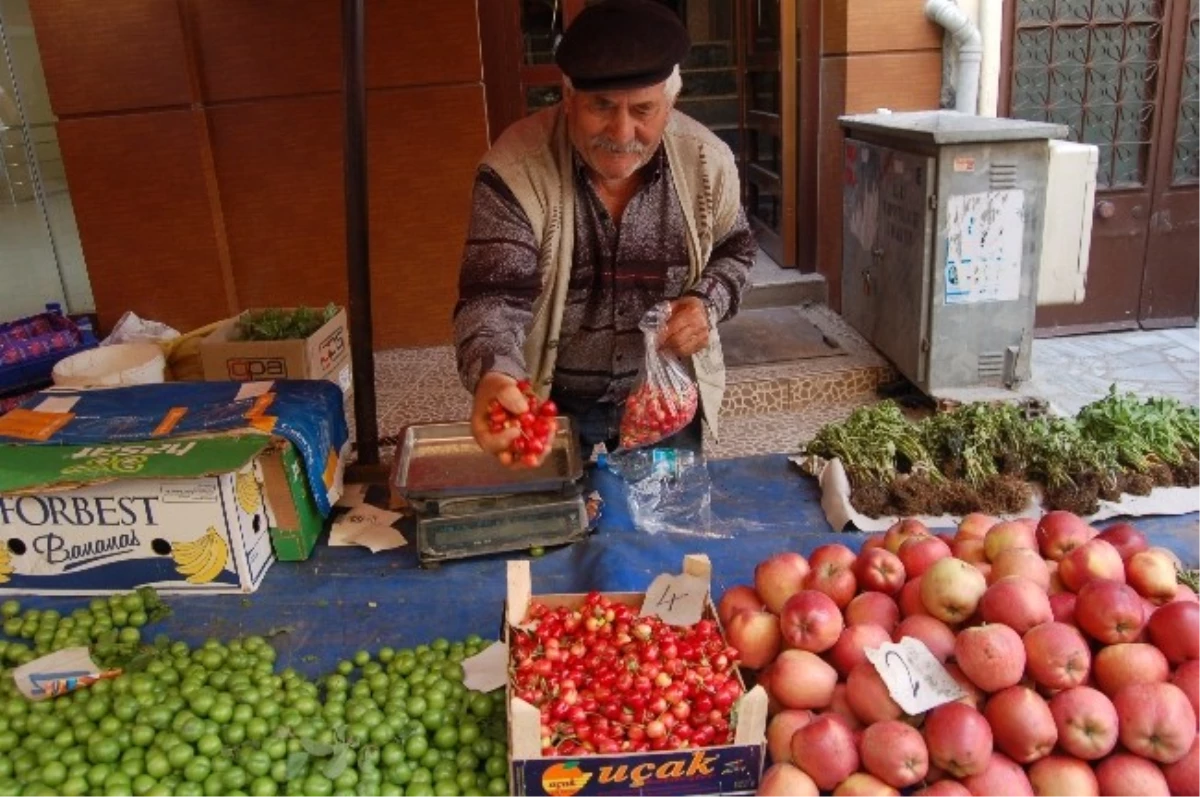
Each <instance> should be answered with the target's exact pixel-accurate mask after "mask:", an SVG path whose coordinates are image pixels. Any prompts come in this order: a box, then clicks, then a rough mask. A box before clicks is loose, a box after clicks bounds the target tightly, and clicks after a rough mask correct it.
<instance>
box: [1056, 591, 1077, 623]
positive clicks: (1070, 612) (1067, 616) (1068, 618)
mask: <svg viewBox="0 0 1200 797" xmlns="http://www.w3.org/2000/svg"><path fill="white" fill-rule="evenodd" d="M1077 600H1078V598H1076V596H1075V593H1074V592H1060V593H1059V594H1057V595H1051V596H1050V613H1051V614H1053V615H1054V620H1055V621H1056V622H1059V623H1067V624H1069V625H1075V603H1076V601H1077Z"/></svg>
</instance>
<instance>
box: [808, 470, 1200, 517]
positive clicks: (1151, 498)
mask: <svg viewBox="0 0 1200 797" xmlns="http://www.w3.org/2000/svg"><path fill="white" fill-rule="evenodd" d="M815 459H816V458H806V457H803V456H792V457H788V461H789V462H791V463H792V464H794V465H796V466H798V467H800V468H801V469H803V470H804V471H805V472H806V473H810V472H811V470H813V469H815V470H816V472H817V483H818V484H819V485H820V486H821V509H822V510H823V511H824V513H825V519H826V520H828V521H829V525H830V526H832V527H833V528H834V529H836V530H838V531H844V530H846V528H847V526H849V525H850V524H853V525H854V528H855V529H858V530H859V531H866V532H876V531H887V530H888V528H889V527H891V526H892V524H894V523H895V522H896V521H897V520H899V519H900V518H899V517H896V516H883V517H877V518H873V517H868V516H866V515H864V514H862V513H861V512H859V511H858V510H856V509H855V508H854V506H853V505H852V504H851V503H850V479H849V478H848V477H847V476H846V470H845V468H844V467H842V462H841V460H839V459H832V460H829V461H828V462H824V463H823V464H820V465H818V464H816V463H815V462H814V461H812V460H815ZM806 460H807V461H806ZM1198 510H1200V487H1155V488H1154V489H1153V490H1151V491H1150V495H1125V496H1123V497H1122V499H1121V500H1120V501H1117V502H1113V501H1101V502H1100V509H1099V510H1098V511H1097V512H1096V513H1095V514H1093V515H1088V516H1087V517H1085V518H1083V519H1084V520H1085V521H1086V522H1088V523H1095V522H1098V521H1101V520H1107V519H1109V518H1114V517H1144V516H1147V515H1187V514H1190V513H1192V512H1196V511H1198ZM1045 511H1046V510H1044V509H1043V508H1042V495H1041V492H1040V491H1039V490H1038V488H1037V486H1036V485H1035V486H1034V487H1033V494H1032V496H1031V497H1030V499H1029V503H1028V504H1026V506H1025V508H1024V509H1022V510H1021V511H1020V512H1018V513H1016V514H1012V515H1001V516H1000V519H1001V520H1011V519H1014V518H1034V519H1037V518H1040V517H1041V516H1042V515H1043V514H1044V513H1045ZM916 519H917V520H919V521H921V522H922V523H924V524H925V525H926V526H928V527H930V528H943V529H944V528H954V527H956V526H957V525H958V522H959V518H957V517H955V516H953V515H937V516H934V515H920V516H918V517H917V518H916Z"/></svg>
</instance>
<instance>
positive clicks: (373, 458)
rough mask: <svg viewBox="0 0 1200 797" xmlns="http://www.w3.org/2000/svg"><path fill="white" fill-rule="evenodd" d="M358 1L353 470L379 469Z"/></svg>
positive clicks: (350, 108)
mask: <svg viewBox="0 0 1200 797" xmlns="http://www.w3.org/2000/svg"><path fill="white" fill-rule="evenodd" d="M364 30H365V25H364V14H363V0H342V75H343V82H344V86H343V88H344V92H343V93H344V94H345V98H346V119H345V127H346V139H345V144H344V154H343V158H344V161H345V189H346V276H347V282H348V287H349V293H350V308H349V313H350V341H351V363H352V365H353V369H354V427H355V439H356V443H357V446H358V464H359V465H367V466H370V465H378V464H379V425H378V420H377V419H376V417H375V350H374V343H373V339H372V337H371V335H372V330H371V263H370V250H369V248H368V241H367V135H366V133H367V124H366V118H367V89H366V79H365V71H366V70H365V66H364V51H365V49H366V48H365V47H364V39H365V36H364Z"/></svg>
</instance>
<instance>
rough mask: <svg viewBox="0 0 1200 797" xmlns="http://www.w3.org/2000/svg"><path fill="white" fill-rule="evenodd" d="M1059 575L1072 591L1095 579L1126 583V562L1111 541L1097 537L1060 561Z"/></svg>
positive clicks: (1077, 590) (1076, 590)
mask: <svg viewBox="0 0 1200 797" xmlns="http://www.w3.org/2000/svg"><path fill="white" fill-rule="evenodd" d="M1058 577H1059V578H1061V579H1062V583H1063V585H1064V586H1065V587H1066V588H1067V589H1069V590H1071V591H1072V592H1079V590H1081V589H1083V585H1084V584H1086V583H1088V582H1089V581H1093V580H1095V579H1107V580H1109V581H1119V582H1121V583H1122V584H1124V583H1125V563H1124V562H1122V561H1121V554H1119V553H1117V549H1116V548H1114V547H1113V546H1112V545H1110V544H1109V543H1107V542H1105V541H1104V540H1102V539H1100V538H1099V537H1097V538H1096V539H1094V540H1088V541H1087V542H1085V543H1084V544H1083V545H1080V546H1079V547H1078V548H1076V549H1074V550H1073V551H1071V552H1070V553H1069V554H1067V555H1066V556H1064V557H1063V558H1062V561H1060V562H1059V563H1058Z"/></svg>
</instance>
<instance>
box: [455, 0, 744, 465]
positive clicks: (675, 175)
mask: <svg viewBox="0 0 1200 797" xmlns="http://www.w3.org/2000/svg"><path fill="white" fill-rule="evenodd" d="M689 46H690V43H689V41H688V34H687V31H686V30H685V29H684V27H683V25H682V24H680V22H679V19H678V17H676V16H675V15H674V14H673V13H672V12H671V11H669V10H668V9H666V8H665V7H664V6H662V5H660V4H658V3H656V2H653V0H608V1H607V2H603V3H600V4H596V5H592V6H589V7H587V8H586V9H584V11H582V12H581V13H580V14H579V16H578V17H577V18H576V20H575V21H574V23H573V24H572V25H571V26H570V27H569V28H568V29H567V31H566V33H565V34H564V36H563V38H562V41H561V43H560V45H559V47H558V50H557V52H556V54H555V60H556V62H557V63H558V65H559V67H560V68H561V69H562V71H563V74H564V81H563V83H564V85H563V100H562V102H561V103H559V104H558V105H556V106H554V107H552V108H548V109H545V110H543V111H541V112H539V113H536V114H534V115H532V116H530V117H528V118H526V119H524V120H522V121H520V122H517V123H516V124H514V125H513V126H512V127H510V128H509V129H508V130H506V131H505V132H504V134H503V135H501V137H500V138H499V140H497V142H496V143H495V145H494V146H493V147H492V149H491V150H490V151H489V152H488V154H487V155H486V156H485V157H484V159H483V162H482V164H481V166H480V169H479V171H478V174H477V176H476V180H475V189H474V197H473V206H472V216H471V223H470V229H469V231H468V234H467V242H466V248H465V252H464V255H463V263H462V271H461V275H460V280H459V301H458V305H457V307H456V308H455V311H454V325H455V344H456V348H457V356H458V369H459V375H460V377H461V379H462V381H463V384H464V385H465V386H466V387H467V389H468V390H470V391H471V392H472V393H473V394H474V396H475V402H474V410H473V412H472V416H471V424H472V432H473V434H474V436H475V439H476V440H477V441H478V442H479V445H480V446H481V447H482V448H483V449H484V450H486V451H489V452H492V453H499V452H501V451H504V450H505V449H507V448H508V446H509V444H510V443H511V442H512V440H513V439H515V437H516V436H517V435H518V434H519V433H520V432H519V430H517V429H515V428H514V429H507V430H504V431H502V432H500V433H492V432H491V431H490V427H489V422H488V415H489V405H490V403H491V402H492V401H493V400H495V401H498V402H499V403H500V404H501V405H502V406H504V407H505V408H506V409H507V410H509V411H510V412H514V413H520V412H524V411H525V408H526V402H525V398H524V396H523V395H522V393H521V391H520V389H518V387H517V383H518V381H519V380H529V381H530V382H531V383H532V385H533V388H534V389H535V390H536V391H537V393H538V395H540V396H542V397H545V396H546V395H547V394H549V395H550V397H551V398H552V399H553V400H554V401H555V403H556V404H557V405H558V408H559V410H560V412H565V413H566V414H568V415H571V416H572V417H573V418H574V419H575V422H576V425H577V426H578V428H579V432H580V437H581V442H582V444H583V445H584V447H585V448H584V450H585V452H586V451H588V450H590V448H591V446H592V445H594V444H595V443H601V442H603V443H606V444H607V445H608V446H609V448H610V449H611V448H613V447H614V443H615V439H616V436H617V433H618V430H619V427H620V420H621V414H622V411H623V408H624V402H625V399H626V397H627V396H628V394H629V392H630V390H631V389H632V387H633V386H634V383H635V380H636V378H637V374H638V369H639V366H640V365H641V364H642V361H643V359H644V344H643V337H642V333H641V332H640V331H639V329H638V322H639V321H640V320H641V318H642V316H643V315H644V314H645V312H646V311H647V310H649V309H650V308H651V307H653V306H654V305H655V304H657V303H659V302H661V301H664V300H669V301H670V302H671V315H670V319H669V320H668V322H667V326H666V330H665V332H664V333H663V334H662V336H661V337H660V340H659V345H660V347H661V349H662V350H664V351H665V352H669V353H671V354H673V355H675V356H677V357H679V358H681V359H683V360H684V361H685V362H686V361H687V360H691V363H692V366H693V368H694V370H695V375H696V378H697V383H698V386H699V389H700V397H701V399H700V400H701V409H702V413H703V416H704V418H705V420H706V421H707V422H708V424H709V427H710V429H712V430H713V432H714V433H715V432H716V422H717V413H718V410H719V409H720V401H721V395H722V393H723V391H724V384H725V381H724V380H725V373H724V363H723V361H722V359H721V352H720V343H719V341H718V339H717V335H716V330H715V323H716V322H717V321H720V320H724V319H727V318H730V317H732V316H733V315H734V314H735V313H736V312H737V309H738V304H739V301H740V299H741V295H742V292H743V291H744V289H745V286H746V283H747V280H748V276H749V270H750V266H751V264H752V263H753V262H754V257H755V252H756V246H755V242H754V238H753V235H752V234H751V232H750V228H749V226H748V224H747V222H746V218H745V215H744V213H743V212H742V210H741V206H740V201H739V186H738V176H737V168H736V164H735V161H734V158H733V154H732V153H731V152H730V150H729V148H728V147H727V146H726V145H725V144H724V143H723V142H722V141H721V140H720V139H719V138H717V137H716V136H715V135H713V134H712V133H711V132H710V131H708V130H707V129H705V128H704V127H703V126H701V125H700V124H699V123H697V122H695V121H694V120H692V119H690V118H688V117H686V116H684V115H683V114H681V113H679V112H678V111H676V110H674V105H675V99H676V98H677V97H678V94H679V89H680V85H681V81H680V77H679V64H680V63H681V62H682V61H683V59H684V56H685V55H686V54H687V51H688V48H689ZM689 431H690V432H691V436H692V438H693V440H694V443H695V444H697V445H698V431H699V420H698V419H697V421H696V424H695V427H694V428H692V429H691V430H689ZM680 434H681V435H682V434H683V433H682V432H681V433H680Z"/></svg>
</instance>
